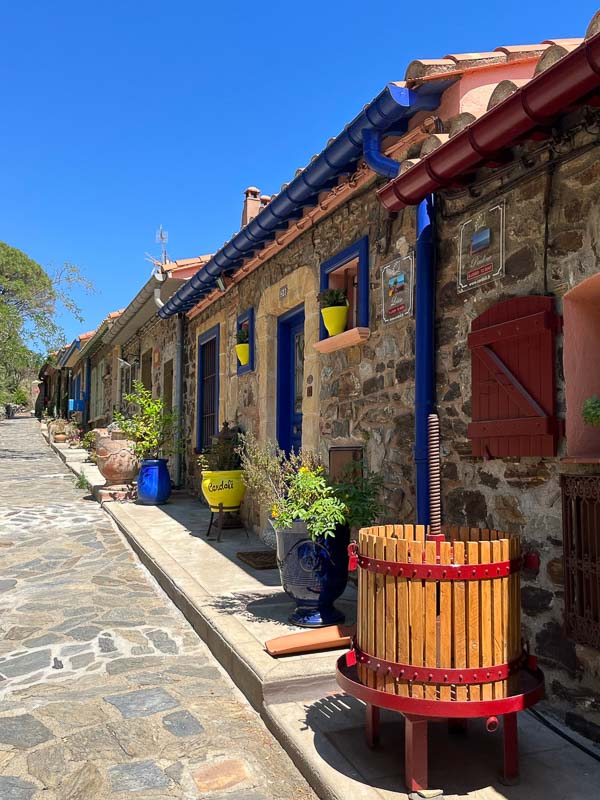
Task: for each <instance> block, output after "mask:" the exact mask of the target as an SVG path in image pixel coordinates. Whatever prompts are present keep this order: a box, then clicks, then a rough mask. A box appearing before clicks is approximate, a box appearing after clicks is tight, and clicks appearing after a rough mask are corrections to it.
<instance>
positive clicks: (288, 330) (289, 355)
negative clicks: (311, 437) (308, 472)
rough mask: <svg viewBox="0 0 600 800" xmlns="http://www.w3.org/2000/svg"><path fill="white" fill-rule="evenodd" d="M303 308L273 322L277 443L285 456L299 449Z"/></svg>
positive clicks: (302, 364)
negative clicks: (275, 361)
mask: <svg viewBox="0 0 600 800" xmlns="http://www.w3.org/2000/svg"><path fill="white" fill-rule="evenodd" d="M303 397H304V305H301V306H297V307H296V308H293V309H292V310H291V311H288V313H287V314H283V316H281V317H279V319H278V320H277V441H278V442H279V447H281V449H282V450H285V452H286V453H289V452H290V451H291V450H295V451H296V452H298V451H299V450H300V448H301V446H302V400H303Z"/></svg>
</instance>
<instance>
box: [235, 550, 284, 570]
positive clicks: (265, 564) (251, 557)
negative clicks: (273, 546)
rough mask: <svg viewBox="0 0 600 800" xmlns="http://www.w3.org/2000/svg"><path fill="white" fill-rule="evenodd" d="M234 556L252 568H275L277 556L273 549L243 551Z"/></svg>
mask: <svg viewBox="0 0 600 800" xmlns="http://www.w3.org/2000/svg"><path fill="white" fill-rule="evenodd" d="M236 556H237V557H238V558H239V560H240V561H243V562H244V564H248V566H250V567H253V568H254V569H275V568H276V567H277V556H276V553H275V551H274V550H249V551H247V552H245V553H236Z"/></svg>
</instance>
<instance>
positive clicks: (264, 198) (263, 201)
mask: <svg viewBox="0 0 600 800" xmlns="http://www.w3.org/2000/svg"><path fill="white" fill-rule="evenodd" d="M270 202H271V197H270V195H268V194H261V196H260V207H261V210H262V209H263V208H264V207H265V206H268V205H269V203H270Z"/></svg>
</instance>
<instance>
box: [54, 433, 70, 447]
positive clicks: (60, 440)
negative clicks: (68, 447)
mask: <svg viewBox="0 0 600 800" xmlns="http://www.w3.org/2000/svg"><path fill="white" fill-rule="evenodd" d="M52 439H53V441H54V442H56V444H64V443H65V442H66V441H67V434H66V433H55V434H54V436H53V437H52Z"/></svg>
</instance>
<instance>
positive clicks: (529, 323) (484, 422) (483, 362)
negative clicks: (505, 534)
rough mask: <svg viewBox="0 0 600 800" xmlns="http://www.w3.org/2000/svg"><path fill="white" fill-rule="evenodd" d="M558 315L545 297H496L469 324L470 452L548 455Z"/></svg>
mask: <svg viewBox="0 0 600 800" xmlns="http://www.w3.org/2000/svg"><path fill="white" fill-rule="evenodd" d="M560 323H561V318H560V317H559V316H558V315H557V314H556V313H555V311H554V301H553V298H551V297H539V296H531V297H517V298H514V299H513V300H506V301H505V302H502V303H498V304H497V305H495V306H493V307H492V308H490V309H488V310H487V311H485V312H484V313H483V314H481V315H480V316H479V317H477V319H474V320H473V322H472V324H471V333H470V334H469V337H468V343H469V348H470V350H471V379H472V392H473V397H472V408H473V421H472V422H471V424H470V425H469V429H468V436H469V438H470V439H471V440H472V445H473V455H474V456H483V457H484V458H502V457H504V456H554V455H556V447H557V443H558V435H559V427H560V426H559V422H558V420H557V419H556V378H555V363H554V361H555V347H554V338H555V334H556V331H557V330H559V329H560Z"/></svg>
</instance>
